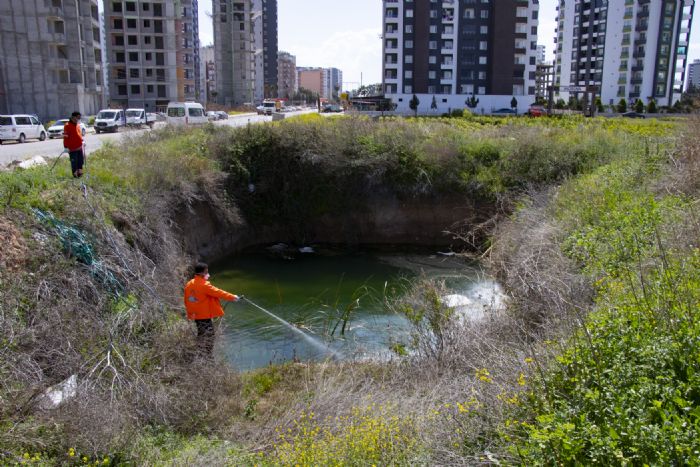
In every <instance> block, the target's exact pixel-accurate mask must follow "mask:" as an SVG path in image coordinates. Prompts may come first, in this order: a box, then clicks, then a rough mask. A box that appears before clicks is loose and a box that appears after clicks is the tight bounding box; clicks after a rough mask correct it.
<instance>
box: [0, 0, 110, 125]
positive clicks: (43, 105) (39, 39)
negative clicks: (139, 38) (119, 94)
mask: <svg viewBox="0 0 700 467" xmlns="http://www.w3.org/2000/svg"><path fill="white" fill-rule="evenodd" d="M102 83H103V77H102V45H101V35H100V16H99V9H98V5H97V0H83V1H80V2H78V1H75V0H72V1H68V0H1V1H0V113H30V114H36V115H38V116H39V117H40V118H41V119H43V120H53V119H57V118H67V116H70V114H71V112H73V111H75V110H77V111H80V112H82V113H83V114H94V113H96V112H97V111H98V110H99V109H100V107H101V106H102V95H103V89H102Z"/></svg>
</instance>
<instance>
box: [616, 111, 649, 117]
mask: <svg viewBox="0 0 700 467" xmlns="http://www.w3.org/2000/svg"><path fill="white" fill-rule="evenodd" d="M621 116H622V117H625V118H647V117H646V115H644V114H640V113H639V112H625V113H623V114H622V115H621Z"/></svg>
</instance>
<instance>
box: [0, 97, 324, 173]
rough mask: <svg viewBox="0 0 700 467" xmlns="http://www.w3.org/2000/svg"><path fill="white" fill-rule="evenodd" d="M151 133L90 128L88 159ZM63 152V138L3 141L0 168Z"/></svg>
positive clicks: (243, 118)
mask: <svg viewBox="0 0 700 467" xmlns="http://www.w3.org/2000/svg"><path fill="white" fill-rule="evenodd" d="M310 112H314V111H313V110H302V111H297V112H287V113H286V114H285V115H286V116H294V115H300V114H304V113H310ZM269 121H272V117H271V116H269V115H256V114H241V115H233V116H231V117H230V118H229V119H228V120H217V121H215V122H213V124H214V125H218V126H232V127H238V126H245V125H247V124H249V123H250V124H254V123H261V122H269ZM163 125H164V124H163V123H157V124H156V126H155V127H154V129H158V128H161V127H162V126H163ZM147 131H151V130H150V129H122V130H121V131H119V132H118V133H101V134H99V135H98V134H95V132H94V130H92V129H91V128H88V134H87V135H85V146H86V151H87V154H88V157H89V155H90V153H92V152H94V151H96V150H98V149H99V148H100V147H101V146H102V145H103V144H104V143H105V142H106V141H119V140H120V139H121V138H123V137H124V136H126V135H139V134H143V133H144V132H147ZM62 151H63V140H62V139H61V138H56V139H46V140H45V141H39V140H27V142H25V143H23V144H20V143H17V142H13V141H3V143H2V145H0V166H5V165H7V164H10V163H12V162H13V161H23V160H26V159H30V158H32V157H34V156H42V157H44V158H47V157H56V156H58V155H59V154H61V152H62Z"/></svg>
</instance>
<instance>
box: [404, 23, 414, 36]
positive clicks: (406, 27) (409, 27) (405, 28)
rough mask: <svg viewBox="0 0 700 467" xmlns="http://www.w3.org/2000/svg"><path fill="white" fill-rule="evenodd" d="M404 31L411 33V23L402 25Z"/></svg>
mask: <svg viewBox="0 0 700 467" xmlns="http://www.w3.org/2000/svg"><path fill="white" fill-rule="evenodd" d="M404 32H405V33H406V34H413V25H412V24H407V25H406V26H405V27H404Z"/></svg>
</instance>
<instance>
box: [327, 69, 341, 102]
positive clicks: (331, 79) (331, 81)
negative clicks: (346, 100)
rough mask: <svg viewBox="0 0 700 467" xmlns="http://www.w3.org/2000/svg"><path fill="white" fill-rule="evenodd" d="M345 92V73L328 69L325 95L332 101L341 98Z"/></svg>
mask: <svg viewBox="0 0 700 467" xmlns="http://www.w3.org/2000/svg"><path fill="white" fill-rule="evenodd" d="M342 90H343V72H342V71H340V70H339V69H337V68H326V84H325V90H324V95H325V96H326V97H328V98H329V99H331V100H332V101H337V100H338V99H339V98H340V92H341V91H342Z"/></svg>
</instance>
